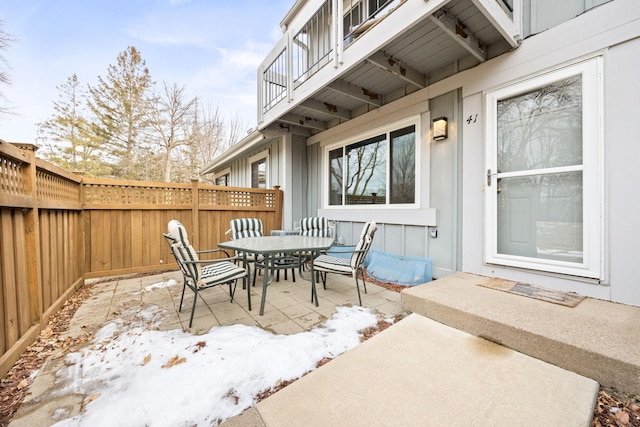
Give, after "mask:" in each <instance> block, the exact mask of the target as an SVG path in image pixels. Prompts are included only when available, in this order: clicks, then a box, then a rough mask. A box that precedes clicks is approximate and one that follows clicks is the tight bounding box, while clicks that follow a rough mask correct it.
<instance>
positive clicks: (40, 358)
mask: <svg viewBox="0 0 640 427" xmlns="http://www.w3.org/2000/svg"><path fill="white" fill-rule="evenodd" d="M151 274H157V273H143V274H140V276H146V275H151ZM112 280H114V279H113V278H110V279H108V280H105V281H112ZM367 281H368V282H369V283H375V284H376V285H378V286H382V287H384V288H386V289H389V290H392V291H394V292H400V291H401V290H402V289H405V288H406V287H405V286H399V285H394V284H391V283H382V282H379V281H377V280H375V279H373V278H371V277H369V276H367ZM97 283H100V282H94V283H92V284H90V285H85V286H83V287H82V288H81V289H80V290H78V292H76V293H75V295H74V296H73V297H71V298H70V299H69V301H67V302H66V303H65V304H64V305H63V307H62V309H61V310H60V311H59V312H58V313H56V314H55V315H53V316H51V319H50V320H49V324H48V325H47V327H45V328H44V329H43V330H42V331H41V332H40V334H39V335H38V337H37V338H36V340H35V342H34V343H33V344H31V345H30V346H29V347H27V350H26V351H25V352H24V354H23V355H22V356H21V357H20V358H19V359H18V361H17V362H16V363H15V364H14V366H13V368H11V370H10V371H9V372H8V373H7V374H6V375H5V377H4V378H2V380H0V427H7V426H8V425H9V422H10V421H11V418H12V417H13V415H14V414H15V413H16V411H17V410H18V409H19V408H20V406H21V405H22V402H23V400H24V398H25V397H26V396H27V394H28V392H29V385H30V384H31V382H32V381H33V378H32V374H33V373H34V372H35V371H36V370H38V369H40V368H41V367H42V365H43V364H44V362H45V361H46V360H47V358H48V357H50V356H53V357H64V355H66V353H68V352H74V351H77V350H78V348H77V346H81V345H82V344H84V343H86V342H88V341H90V340H91V339H92V336H91V334H90V333H88V334H84V335H82V336H80V337H77V338H69V337H64V338H63V337H62V335H63V334H64V332H66V331H68V330H69V321H70V320H71V318H72V317H73V315H74V314H75V312H76V310H77V309H78V307H80V306H81V305H82V303H83V302H84V300H85V299H86V298H88V297H89V296H90V295H91V289H92V287H93V286H95V285H96V284H97ZM401 318H402V316H397V317H396V318H395V319H394V323H395V322H397V321H399V320H400V319H401ZM391 324H392V323H389V322H387V321H384V320H382V321H379V322H378V324H377V325H376V326H374V327H372V328H368V329H367V330H365V331H364V332H363V337H362V338H361V341H365V340H367V339H369V338H371V337H372V336H374V335H375V334H377V333H379V332H381V331H383V330H385V329H386V328H388V327H389V326H391ZM330 360H331V359H329V358H325V359H323V360H321V361H319V362H318V363H317V366H318V367H320V366H322V365H324V364H325V363H327V362H329V361H330ZM294 381H295V380H294ZM292 382H293V381H285V382H282V383H279V384H277V385H276V386H274V387H273V388H271V389H269V390H265V391H263V392H262V393H260V395H258V401H260V400H263V399H265V398H267V397H268V396H270V395H271V394H273V393H275V392H276V391H278V390H281V389H282V388H284V387H286V386H287V385H289V384H290V383H292ZM541 411H544V408H541ZM591 426H592V427H640V397H639V396H632V395H630V394H627V393H624V392H621V391H618V390H614V389H610V388H605V387H601V388H600V392H599V394H598V400H597V403H596V407H595V409H594V418H593V421H592V423H591Z"/></svg>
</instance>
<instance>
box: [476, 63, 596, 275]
mask: <svg viewBox="0 0 640 427" xmlns="http://www.w3.org/2000/svg"><path fill="white" fill-rule="evenodd" d="M598 69H599V62H598V61H597V60H591V61H587V62H585V63H581V64H578V65H574V66H571V67H567V68H564V69H562V70H558V71H556V72H553V73H549V74H545V75H542V76H539V77H537V78H534V79H531V80H527V81H524V82H520V83H518V84H515V85H512V86H509V87H506V88H504V89H501V90H497V91H494V92H492V93H490V94H488V97H487V100H488V105H487V108H488V112H489V114H488V116H489V118H490V120H491V123H490V135H489V136H490V138H489V142H490V144H489V146H490V151H489V152H488V155H487V158H488V160H489V162H488V169H487V187H486V188H487V191H486V195H487V209H488V215H487V216H486V218H487V228H488V230H489V233H487V236H489V237H488V241H487V258H488V261H489V262H491V263H497V264H505V265H512V266H518V267H525V268H534V269H540V270H546V271H552V272H559V273H567V274H574V275H580V276H586V277H595V278H599V277H600V274H601V271H602V269H601V262H602V261H601V257H600V253H601V238H600V235H601V229H602V228H601V222H602V218H601V215H600V212H601V195H600V193H601V192H600V188H601V186H600V182H601V173H600V172H599V171H600V167H599V165H600V163H601V161H602V160H601V159H600V158H599V152H600V144H601V143H600V141H601V138H600V136H599V135H600V128H599V125H598V124H599V123H600V119H601V113H600V111H601V102H602V101H601V99H600V95H599V86H600V80H599V73H598Z"/></svg>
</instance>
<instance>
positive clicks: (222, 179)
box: [216, 174, 229, 187]
mask: <svg viewBox="0 0 640 427" xmlns="http://www.w3.org/2000/svg"><path fill="white" fill-rule="evenodd" d="M216 185H222V186H224V187H227V186H229V174H226V175H222V176H217V177H216Z"/></svg>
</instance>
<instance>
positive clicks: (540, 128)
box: [497, 75, 582, 173]
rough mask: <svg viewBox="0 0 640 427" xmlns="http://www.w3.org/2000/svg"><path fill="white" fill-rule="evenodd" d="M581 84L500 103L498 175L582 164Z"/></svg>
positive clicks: (566, 83) (571, 81)
mask: <svg viewBox="0 0 640 427" xmlns="http://www.w3.org/2000/svg"><path fill="white" fill-rule="evenodd" d="M581 80H582V77H581V76H580V75H578V76H574V77H571V78H568V79H565V80H562V81H560V82H556V83H554V84H551V85H549V86H546V87H544V88H541V89H537V90H535V91H532V92H529V93H525V94H523V95H519V96H515V97H512V98H508V99H503V100H500V101H498V105H497V116H498V135H497V137H498V172H501V173H503V172H514V171H525V170H532V169H545V168H553V167H560V166H572V165H581V164H582V84H581Z"/></svg>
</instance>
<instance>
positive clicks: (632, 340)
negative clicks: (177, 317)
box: [401, 273, 640, 395]
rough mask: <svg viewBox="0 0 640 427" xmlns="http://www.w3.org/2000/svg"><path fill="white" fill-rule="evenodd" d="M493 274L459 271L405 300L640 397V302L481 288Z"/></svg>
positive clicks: (421, 287) (408, 293)
mask: <svg viewBox="0 0 640 427" xmlns="http://www.w3.org/2000/svg"><path fill="white" fill-rule="evenodd" d="M488 280H490V278H488V277H484V276H478V275H473V274H466V273H456V274H453V275H450V276H447V277H445V278H443V279H439V280H435V281H433V282H430V283H428V284H425V285H419V286H415V287H412V288H409V289H406V290H404V291H402V293H401V301H402V305H403V307H404V308H405V309H406V310H409V311H412V312H414V313H419V314H421V315H423V316H426V317H429V318H431V319H433V320H436V321H438V322H440V323H443V324H445V325H448V326H451V327H453V328H456V329H459V330H461V331H465V332H468V333H470V334H473V335H476V336H478V337H482V338H485V339H487V340H489V341H492V342H495V343H498V344H501V345H503V346H505V347H508V348H510V349H513V350H516V351H518V352H521V353H524V354H526V355H529V356H532V357H535V358H536V359H540V360H543V361H545V362H548V363H551V364H553V365H556V366H559V367H561V368H563V369H566V370H569V371H572V372H575V373H577V374H580V375H583V376H586V377H588V378H592V379H594V380H596V381H598V382H599V383H600V384H602V385H604V386H608V387H615V388H617V389H618V390H621V391H624V392H627V393H631V394H638V395H640V346H639V345H638V337H640V307H634V306H628V305H623V304H617V303H612V302H608V301H603V300H598V299H593V298H587V299H585V300H583V301H582V302H580V303H579V304H578V305H577V306H576V307H566V306H563V305H559V304H554V303H550V302H545V301H541V300H538V299H534V298H528V297H524V296H519V295H514V294H511V293H507V292H502V291H498V290H495V289H488V288H485V287H482V286H478V285H479V284H480V283H484V282H486V281H488ZM540 285H541V286H544V285H543V284H540Z"/></svg>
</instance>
